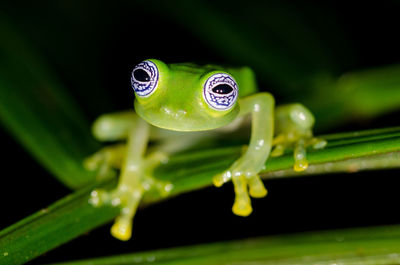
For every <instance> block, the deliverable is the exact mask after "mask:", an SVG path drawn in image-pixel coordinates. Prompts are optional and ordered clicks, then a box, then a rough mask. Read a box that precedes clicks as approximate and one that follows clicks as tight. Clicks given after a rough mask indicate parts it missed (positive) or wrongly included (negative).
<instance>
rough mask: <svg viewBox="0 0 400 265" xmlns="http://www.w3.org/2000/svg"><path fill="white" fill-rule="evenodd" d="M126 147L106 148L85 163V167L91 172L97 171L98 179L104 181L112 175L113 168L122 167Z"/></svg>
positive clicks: (118, 145)
mask: <svg viewBox="0 0 400 265" xmlns="http://www.w3.org/2000/svg"><path fill="white" fill-rule="evenodd" d="M125 150H126V149H125V146H124V145H121V144H117V145H113V146H108V147H104V148H102V149H101V150H99V151H98V152H96V153H94V154H93V155H91V156H89V157H88V158H86V159H85V160H84V161H83V166H84V167H85V168H86V169H87V170H89V171H97V179H98V180H102V179H105V178H107V177H109V176H110V175H111V174H112V172H113V171H112V169H113V168H120V167H121V160H122V157H123V156H124V155H125Z"/></svg>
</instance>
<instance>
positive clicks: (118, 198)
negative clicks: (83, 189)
mask: <svg viewBox="0 0 400 265" xmlns="http://www.w3.org/2000/svg"><path fill="white" fill-rule="evenodd" d="M149 130H150V126H149V125H148V124H147V123H146V122H145V121H143V120H142V119H141V118H139V117H138V116H137V115H136V114H134V113H133V112H123V113H115V114H108V115H103V116H101V117H100V118H99V119H97V120H96V122H95V123H94V125H93V134H94V135H95V137H96V138H97V139H99V140H103V141H104V140H121V139H126V144H125V145H123V146H121V145H119V146H118V145H117V146H115V147H106V148H104V149H103V150H101V151H99V152H98V153H96V154H95V155H93V156H92V157H91V158H89V159H87V160H86V165H95V164H96V163H95V162H96V159H97V158H98V157H100V158H101V157H107V158H111V159H108V160H104V161H103V163H106V164H110V163H111V164H112V165H111V166H114V167H119V166H120V177H119V182H118V186H117V187H116V188H115V189H114V190H112V191H104V190H94V191H93V192H92V194H91V195H92V196H91V199H90V202H91V203H92V204H93V205H94V206H101V205H103V204H109V205H112V206H115V207H120V208H121V213H120V215H119V216H118V217H117V218H116V220H115V223H114V225H113V226H112V228H111V233H112V235H113V236H114V237H116V238H118V239H120V240H128V239H129V238H130V237H131V233H132V219H133V217H134V215H135V213H136V210H137V207H138V205H139V203H140V200H141V198H142V196H143V194H144V193H145V192H146V191H148V190H150V189H152V188H155V189H157V190H158V191H160V193H161V195H164V196H165V195H166V194H167V193H168V191H169V190H170V189H171V186H170V185H169V184H167V183H163V182H161V181H158V180H156V179H154V178H153V177H152V173H153V172H152V171H153V169H154V168H155V167H156V166H157V165H158V164H159V163H160V162H161V161H162V160H163V159H165V156H164V155H163V154H161V153H159V152H155V153H152V154H150V155H147V156H145V153H146V149H147V144H148V140H149ZM90 162H92V163H90ZM108 166H110V165H108ZM99 168H100V169H101V168H102V167H101V166H100V167H99Z"/></svg>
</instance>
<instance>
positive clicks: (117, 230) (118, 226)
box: [111, 216, 132, 241]
mask: <svg viewBox="0 0 400 265" xmlns="http://www.w3.org/2000/svg"><path fill="white" fill-rule="evenodd" d="M111 235H113V236H114V237H115V238H117V239H119V240H122V241H127V240H129V239H130V238H131V237H132V220H131V219H128V218H121V217H120V216H119V217H117V218H116V219H115V222H114V224H113V226H112V227H111Z"/></svg>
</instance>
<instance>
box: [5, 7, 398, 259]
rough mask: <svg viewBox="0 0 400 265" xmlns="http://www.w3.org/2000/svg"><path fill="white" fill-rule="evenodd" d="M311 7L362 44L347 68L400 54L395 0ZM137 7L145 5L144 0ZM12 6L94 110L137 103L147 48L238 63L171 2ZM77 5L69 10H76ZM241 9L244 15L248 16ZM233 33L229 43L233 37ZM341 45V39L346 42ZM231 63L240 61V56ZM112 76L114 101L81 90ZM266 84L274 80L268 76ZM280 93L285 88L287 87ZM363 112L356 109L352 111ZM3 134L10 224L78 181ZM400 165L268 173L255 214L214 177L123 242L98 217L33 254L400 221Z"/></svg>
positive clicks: (146, 217) (380, 123)
mask: <svg viewBox="0 0 400 265" xmlns="http://www.w3.org/2000/svg"><path fill="white" fill-rule="evenodd" d="M68 5H69V6H68ZM294 5H295V6H298V7H299V8H300V9H302V10H305V9H307V7H308V6H313V8H317V9H318V8H321V9H323V10H327V9H329V10H330V12H331V14H333V15H334V16H335V17H336V18H337V20H336V22H335V23H338V24H339V27H340V28H341V29H342V30H343V32H344V33H345V36H346V38H347V39H346V40H347V41H348V43H350V45H351V46H352V47H353V54H352V57H353V58H351V60H350V59H349V61H346V60H343V64H342V68H341V71H343V72H345V71H348V70H354V69H363V68H368V67H374V66H381V65H386V64H392V63H397V62H399V59H400V52H399V47H400V45H399V44H400V43H399V41H398V40H397V37H398V36H397V35H398V33H399V23H398V11H399V6H400V4H399V3H398V2H396V1H393V2H392V1H387V2H382V3H379V5H378V4H377V3H374V4H366V3H363V4H362V5H360V4H358V3H348V2H345V1H335V2H326V3H325V4H321V3H317V1H300V2H296V4H294ZM134 7H135V8H134ZM2 10H3V12H4V14H6V15H7V16H8V18H9V19H10V21H12V22H13V23H15V25H16V26H17V28H18V29H19V30H20V31H21V32H23V34H24V35H25V37H26V39H27V40H29V41H30V42H31V43H32V45H33V46H34V47H35V48H36V49H37V50H38V51H39V52H40V53H41V54H43V55H44V57H45V58H46V59H47V60H48V62H49V64H50V65H51V67H52V68H53V70H54V72H55V73H56V74H57V75H58V76H59V78H60V79H61V80H62V81H63V82H64V83H65V84H66V85H67V86H68V87H70V88H71V93H73V94H74V93H75V94H76V95H77V100H78V101H80V102H81V103H82V102H84V104H82V106H83V108H84V110H85V113H86V115H87V116H88V119H93V118H95V117H96V116H97V115H98V114H100V113H102V112H106V111H113V110H120V109H127V108H129V107H131V106H132V100H133V95H132V94H133V93H131V90H130V87H129V74H130V71H131V69H132V66H133V65H135V64H136V63H137V62H139V61H141V60H143V59H145V58H160V59H161V60H163V61H165V62H184V61H193V62H198V63H203V62H208V61H211V62H217V63H218V62H219V63H227V62H226V60H225V59H224V58H223V57H222V56H220V55H218V53H217V52H216V51H214V50H213V49H212V48H211V47H208V46H207V43H206V42H205V41H203V40H201V39H199V38H198V37H197V36H196V35H195V34H193V33H191V32H190V31H189V30H188V29H187V28H185V27H184V26H182V25H180V24H178V23H177V22H176V21H174V20H173V19H171V18H169V17H168V15H167V14H163V13H162V12H159V11H154V13H153V12H152V9H151V6H150V5H149V6H146V4H143V3H142V4H141V5H139V6H137V7H136V6H135V5H133V6H132V5H128V4H127V2H125V1H121V2H115V3H112V4H111V3H107V4H106V3H98V2H95V1H86V2H82V3H81V2H79V1H47V2H46V1H43V2H41V4H37V3H34V2H32V3H24V4H21V3H15V2H4V3H3V4H2ZM65 10H67V11H68V12H67V11H65ZM238 19H240V18H238ZM227 45H229V43H227ZM336 52H340V50H339V51H338V50H337V51H336ZM228 63H229V62H228ZM100 85H101V86H103V87H106V92H105V93H107V97H108V100H109V102H99V101H97V100H96V97H95V96H94V95H85V94H84V93H79V91H81V90H84V89H85V87H87V86H90V87H93V86H94V87H96V86H100ZM261 86H262V87H263V88H264V89H265V88H267V89H270V90H272V92H273V93H274V91H273V89H272V88H271V87H269V86H270V84H268V83H262V84H261ZM276 94H277V97H278V99H279V92H277V93H276ZM398 114H399V113H391V114H387V115H386V116H384V117H380V118H379V119H375V120H370V121H363V122H357V121H355V122H353V123H351V124H345V125H343V126H341V127H338V128H335V130H334V131H346V130H358V129H367V128H377V127H386V126H393V125H398V120H399V119H398ZM349 115H351V114H349ZM0 136H1V139H3V141H2V151H3V152H2V154H3V159H2V165H3V166H2V169H3V173H2V174H1V176H2V177H1V181H2V182H1V183H2V187H3V189H2V190H3V192H1V193H0V194H1V195H0V201H1V206H2V207H1V208H2V214H1V218H0V228H4V227H6V226H8V225H11V224H12V223H14V222H16V221H18V220H20V219H22V218H24V217H26V216H27V215H29V214H32V213H34V212H35V211H37V210H39V209H41V208H43V207H46V206H47V205H49V204H51V203H52V202H54V201H55V200H57V199H60V198H62V197H63V196H65V195H67V194H69V193H70V191H69V190H68V189H67V188H65V187H64V186H62V185H61V184H60V183H58V181H56V180H55V179H54V178H53V177H52V176H51V175H49V173H48V172H46V171H45V170H44V169H43V168H42V167H41V166H40V165H39V164H38V163H37V162H36V161H35V160H34V159H33V158H32V157H31V156H30V155H29V154H28V153H27V152H26V151H25V150H24V149H23V148H22V147H21V146H20V145H19V144H18V143H17V142H16V141H15V140H14V139H13V138H12V137H11V136H10V135H9V134H8V133H6V131H5V130H4V129H2V128H0ZM398 175H399V172H398V171H397V170H382V171H372V172H362V173H355V174H332V175H322V176H313V177H306V178H299V179H286V180H269V181H266V182H265V185H266V186H267V188H268V190H269V195H268V196H267V197H266V198H264V199H258V200H253V208H254V212H253V214H252V215H251V216H250V217H248V218H241V217H237V216H235V215H233V214H232V212H231V206H232V202H233V196H234V194H233V188H232V184H227V185H225V186H224V187H222V188H220V189H216V188H214V187H210V188H207V189H204V190H201V191H196V192H191V193H190V194H185V195H182V196H179V197H177V198H173V199H171V200H169V201H167V202H163V203H161V204H158V205H154V206H151V207H148V208H146V209H143V210H140V211H139V212H138V213H137V215H136V217H135V222H134V231H133V239H132V240H130V241H128V242H120V241H118V240H116V239H114V238H112V237H111V236H110V235H109V228H110V225H106V226H104V227H101V228H99V229H96V230H94V231H92V232H90V233H88V234H87V235H84V236H81V237H79V238H77V239H75V240H73V241H71V242H69V243H67V244H65V245H63V246H61V247H59V248H57V249H55V250H53V251H51V252H49V253H47V254H45V255H44V256H42V257H40V258H38V259H36V260H35V261H32V262H31V264H42V263H48V262H56V261H65V260H70V259H79V258H90V257H97V256H104V255H112V254H120V253H130V252H136V251H141V250H150V249H156V248H166V247H173V246H182V245H188V244H196V243H206V242H213V241H221V240H227V239H240V238H246V237H252V236H263V235H273V234H282V233H293V232H302V231H314V230H321V229H333V228H345V227H359V226H369V225H383V224H396V223H400V217H399V214H398V209H399V207H398V202H399V195H398V194H399V193H398V185H397V184H398Z"/></svg>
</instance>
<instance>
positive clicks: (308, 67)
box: [143, 0, 346, 95]
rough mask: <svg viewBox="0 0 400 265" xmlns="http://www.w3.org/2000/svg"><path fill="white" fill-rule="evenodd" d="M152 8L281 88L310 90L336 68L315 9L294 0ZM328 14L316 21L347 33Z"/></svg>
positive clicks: (158, 4) (157, 4)
mask: <svg viewBox="0 0 400 265" xmlns="http://www.w3.org/2000/svg"><path fill="white" fill-rule="evenodd" d="M143 7H144V8H149V4H148V3H146V4H143ZM151 8H152V9H156V10H158V11H159V13H161V14H163V15H165V16H168V17H169V18H172V19H174V20H176V21H177V22H178V23H179V24H181V25H182V26H184V27H186V28H187V29H188V31H190V32H193V34H194V35H197V37H198V38H199V40H200V41H203V42H205V43H207V45H208V46H210V47H213V48H214V49H215V50H217V51H218V53H220V54H221V55H222V56H224V57H226V58H228V59H229V61H231V62H232V63H234V64H238V65H248V66H250V67H252V68H253V69H255V70H256V73H257V74H258V78H259V79H262V80H263V81H266V82H267V83H272V84H274V85H278V86H279V87H280V88H283V89H284V91H281V90H279V92H280V93H282V94H288V95H291V94H293V92H295V91H301V92H302V93H306V94H309V93H307V92H305V91H308V92H310V91H309V90H310V89H311V88H312V87H311V85H312V83H313V81H314V79H315V78H317V77H319V76H320V75H328V76H331V75H333V74H335V73H336V72H337V70H336V65H335V58H333V55H332V51H331V50H329V49H327V47H325V46H326V45H325V43H323V42H322V41H321V40H320V38H321V34H318V33H320V32H316V31H315V30H314V29H313V26H312V24H310V23H309V21H307V18H308V19H309V18H310V14H305V13H302V12H299V11H300V10H298V9H297V8H296V5H294V4H288V3H285V2H283V1H261V2H260V1H247V2H241V3H240V5H235V4H234V3H231V2H230V1H222V2H215V1H214V2H208V3H207V1H196V0H195V1H184V0H173V1H168V2H164V1H156V2H155V4H153V5H151ZM319 12H321V10H319ZM315 13H316V12H315ZM311 14H313V13H312V12H311ZM328 15H329V14H324V15H319V17H318V21H317V22H315V21H314V24H322V25H323V26H321V27H325V29H329V30H330V32H331V33H335V34H336V35H335V37H334V38H332V39H334V40H335V42H336V43H337V42H340V41H341V39H343V38H341V37H342V36H340V35H339V31H338V30H334V29H332V27H333V25H334V23H332V21H331V20H330V19H328ZM329 18H331V17H329ZM343 49H345V48H344V47H343ZM341 52H342V54H343V53H346V52H345V51H341Z"/></svg>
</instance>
